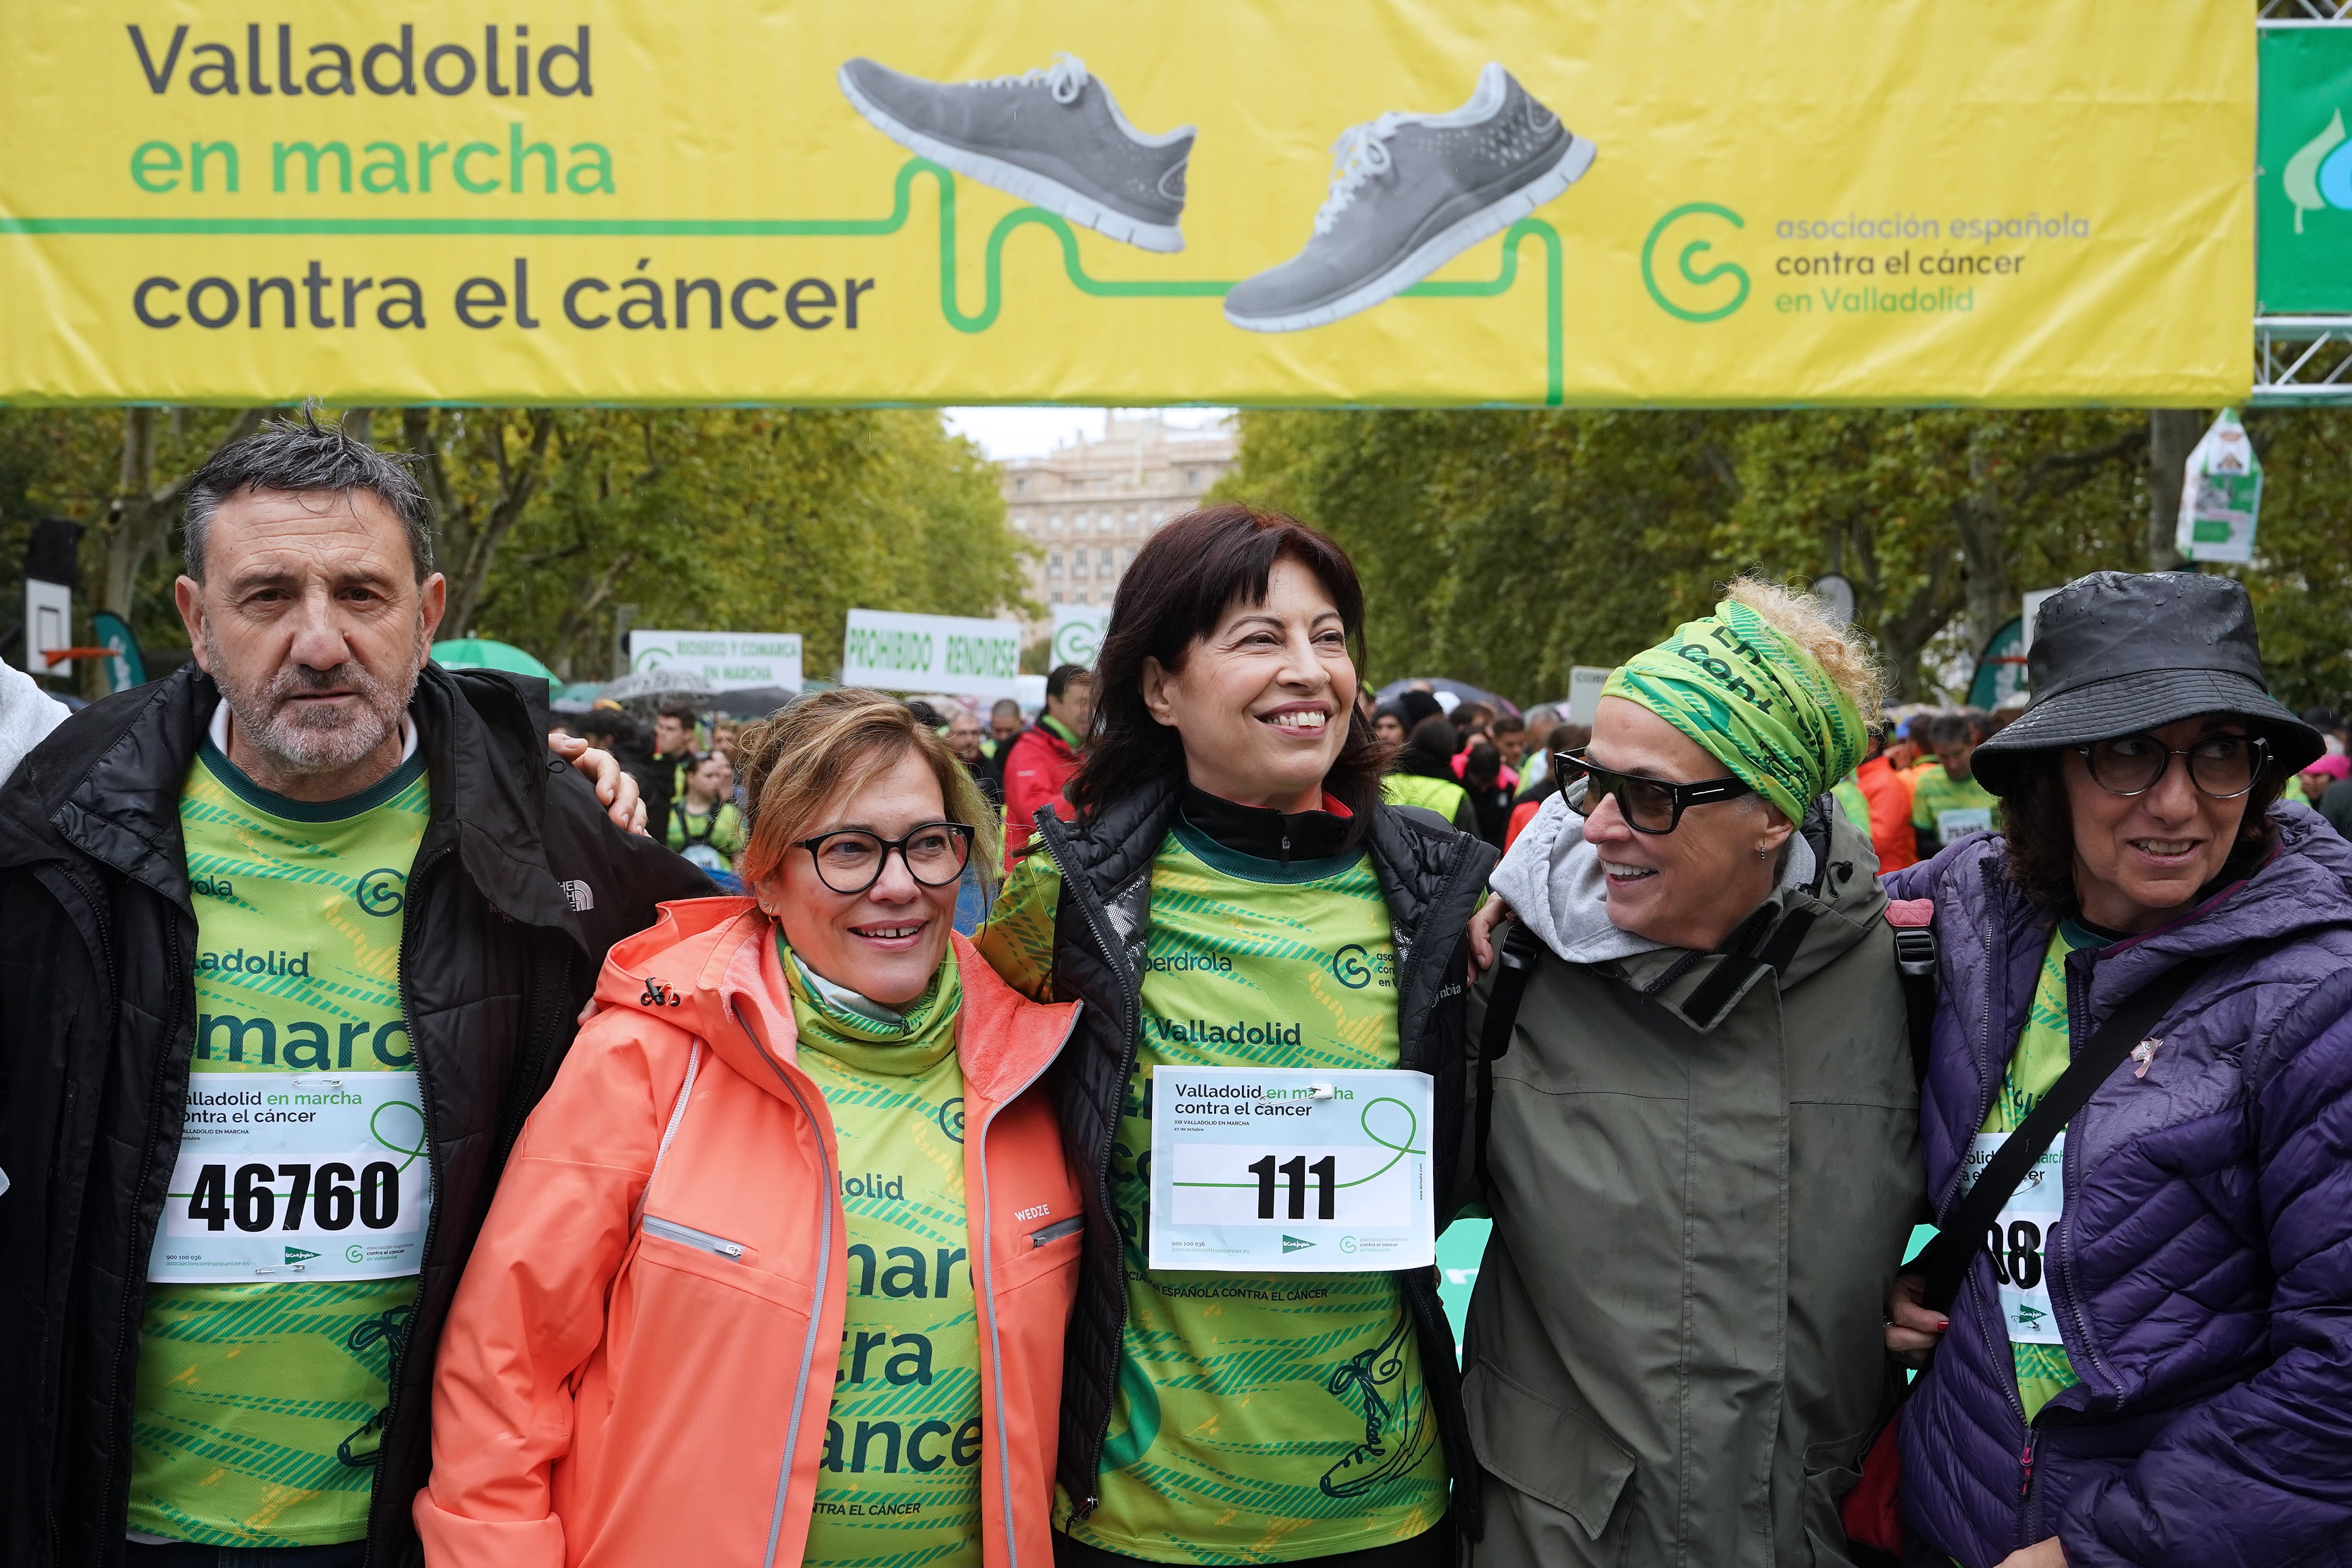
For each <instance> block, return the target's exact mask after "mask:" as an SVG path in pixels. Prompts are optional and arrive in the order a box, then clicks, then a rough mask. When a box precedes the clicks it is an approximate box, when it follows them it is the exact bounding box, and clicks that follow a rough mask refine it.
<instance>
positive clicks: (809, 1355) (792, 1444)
mask: <svg viewBox="0 0 2352 1568" xmlns="http://www.w3.org/2000/svg"><path fill="white" fill-rule="evenodd" d="M727 1010H728V1011H729V1012H730V1014H732V1015H733V1016H734V1019H735V1026H736V1027H737V1028H739V1029H740V1030H742V1031H743V1037H744V1038H745V1039H747V1040H749V1041H751V1048H752V1049H753V1050H755V1051H757V1052H758V1053H759V1054H760V1059H761V1061H763V1062H766V1063H767V1064H768V1070H769V1071H770V1072H772V1073H774V1074H775V1075H776V1080H777V1081H778V1082H779V1083H782V1085H783V1086H784V1088H785V1089H786V1090H788V1091H789V1092H790V1093H791V1095H792V1097H793V1103H794V1104H795V1105H798V1106H799V1107H800V1108H801V1114H802V1115H803V1116H805V1117H807V1118H808V1123H809V1130H810V1131H813V1132H815V1133H816V1134H817V1136H816V1165H817V1174H818V1176H819V1178H820V1179H821V1183H822V1184H823V1186H824V1203H823V1204H821V1205H819V1206H818V1211H817V1212H818V1219H817V1232H816V1292H815V1297H814V1309H815V1310H813V1311H811V1312H810V1313H809V1326H808V1338H807V1339H806V1340H805V1341H804V1342H803V1343H802V1345H801V1370H800V1374H799V1375H798V1376H797V1377H796V1378H794V1379H793V1412H792V1415H791V1417H790V1419H789V1420H787V1422H786V1423H785V1426H784V1452H783V1458H782V1462H781V1463H780V1464H779V1465H778V1466H777V1467H776V1501H775V1506H774V1507H773V1508H772V1509H771V1510H769V1513H768V1550H767V1552H766V1553H765V1554H764V1555H763V1556H761V1559H760V1568H776V1541H777V1538H778V1537H779V1536H780V1535H782V1532H783V1528H784V1498H785V1496H786V1494H788V1493H789V1492H791V1490H792V1488H793V1450H794V1449H796V1448H798V1447H800V1437H801V1417H802V1416H803V1415H805V1414H806V1413H807V1409H808V1385H809V1369H810V1368H811V1367H813V1366H814V1365H815V1364H816V1341H817V1331H818V1330H819V1329H821V1328H822V1327H823V1326H824V1297H825V1292H826V1291H827V1290H828V1289H831V1288H832V1283H833V1279H832V1276H833V1211H834V1209H835V1207H836V1206H838V1205H839V1202H840V1200H839V1198H838V1197H836V1196H835V1190H836V1189H835V1183H834V1178H833V1156H832V1155H831V1154H830V1153H828V1152H826V1151H825V1146H824V1133H823V1131H821V1130H820V1129H819V1128H818V1126H817V1119H816V1112H815V1111H814V1110H811V1109H809V1102H808V1098H807V1096H805V1095H803V1094H802V1093H801V1089H800V1085H798V1084H796V1083H794V1082H793V1079H792V1075H791V1074H790V1073H788V1072H786V1071H785V1070H784V1068H783V1064H782V1063H781V1062H779V1061H777V1060H776V1058H773V1057H772V1056H770V1055H769V1054H768V1049H767V1047H765V1046H762V1045H761V1044H760V1037H759V1036H757V1035H755V1034H753V1033H752V1032H751V1025H749V1024H747V1023H745V1022H744V1021H743V1012H742V1009H741V1008H740V1007H738V1006H736V1005H734V1004H732V1003H730V1004H729V1005H728V1009H727ZM982 1168H983V1170H984V1169H985V1167H984V1166H983V1167H982Z"/></svg>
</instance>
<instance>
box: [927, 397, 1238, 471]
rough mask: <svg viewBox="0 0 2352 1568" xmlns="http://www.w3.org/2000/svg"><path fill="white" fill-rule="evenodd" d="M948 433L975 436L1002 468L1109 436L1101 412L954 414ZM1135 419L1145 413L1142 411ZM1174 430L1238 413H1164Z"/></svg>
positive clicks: (1209, 410)
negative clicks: (1082, 440)
mask: <svg viewBox="0 0 2352 1568" xmlns="http://www.w3.org/2000/svg"><path fill="white" fill-rule="evenodd" d="M943 412H944V413H945V414H946V415H947V416H948V428H949V429H950V430H952V431H954V432H955V433H956V434H957V435H959V436H969V437H971V438H972V439H973V440H975V441H977V442H979V443H980V445H981V447H982V450H984V451H985V452H987V454H988V455H989V456H990V457H991V458H995V459H996V460H997V461H999V462H1002V461H1003V460H1004V459H1005V458H1042V457H1045V455H1046V454H1047V453H1049V452H1051V451H1052V450H1053V449H1054V448H1055V447H1059V446H1062V445H1064V444H1066V443H1067V442H1069V441H1071V440H1073V439H1075V438H1076V437H1079V436H1093V437H1100V436H1101V435H1102V431H1103V416H1104V414H1106V413H1107V412H1109V411H1108V410H1106V409H1101V408H1069V407H1062V406H1047V407H1041V408H950V409H945V410H943ZM1133 412H1135V413H1142V412H1144V410H1141V409H1136V410H1133ZM1161 412H1162V413H1164V414H1165V415H1166V416H1167V418H1168V424H1169V426H1170V427H1171V429H1179V430H1195V429H1199V428H1200V427H1202V426H1206V425H1213V424H1215V423H1216V422H1217V421H1218V420H1220V419H1223V418H1224V417H1225V416H1227V415H1229V414H1231V413H1232V412H1233V410H1232V409H1230V408H1169V409H1164V410H1161Z"/></svg>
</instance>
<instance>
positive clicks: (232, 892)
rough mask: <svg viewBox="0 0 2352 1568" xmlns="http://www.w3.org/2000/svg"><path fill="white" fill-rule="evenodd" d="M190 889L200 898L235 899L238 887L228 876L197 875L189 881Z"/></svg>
mask: <svg viewBox="0 0 2352 1568" xmlns="http://www.w3.org/2000/svg"><path fill="white" fill-rule="evenodd" d="M188 891H190V892H192V893H194V895H195V896H196V897H198V898H200V899H233V898H235V897H236V888H235V887H233V886H231V885H230V883H229V879H227V878H226V877H195V878H192V879H190V880H189V882H188Z"/></svg>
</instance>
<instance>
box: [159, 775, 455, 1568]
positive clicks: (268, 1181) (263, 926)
mask: <svg viewBox="0 0 2352 1568" xmlns="http://www.w3.org/2000/svg"><path fill="white" fill-rule="evenodd" d="M412 737H413V731H412ZM429 809H430V800H429V795H428V793H427V790H426V786H425V764H424V759H423V758H421V757H418V756H416V755H415V753H414V750H413V746H412V750H411V753H410V755H409V756H408V758H407V759H406V760H405V761H404V762H403V763H402V764H401V766H400V767H399V768H397V769H396V770H394V772H393V773H391V774H390V775H389V776H388V777H386V778H384V779H383V780H382V781H380V782H379V783H377V784H374V785H373V786H372V787H370V788H369V789H367V790H365V791H363V792H362V793H361V794H359V795H353V796H352V797H350V798H349V799H346V800H341V801H333V802H329V803H326V804H323V805H314V804H309V803H304V802H299V801H293V800H289V799H287V798H286V797H284V796H282V795H273V794H271V793H270V792H268V791H267V790H264V789H262V788H261V787H260V786H259V785H257V784H255V783H253V781H252V780H251V779H249V778H247V776H246V775H245V773H243V772H242V771H241V770H239V769H238V768H237V767H236V765H235V764H234V763H230V762H229V760H228V759H227V758H226V757H225V756H223V755H222V754H221V753H220V752H219V751H218V750H217V749H216V748H215V744H214V743H213V742H206V743H205V745H204V746H203V747H202V748H201V749H200V750H199V752H198V753H197V756H196V760H195V762H194V764H193V765H192V766H191V767H190V768H189V770H188V776H187V779H186V782H185V783H184V784H183V785H182V786H181V792H180V827H181V832H182V835H183V836H184V838H185V841H186V847H187V865H188V877H189V881H190V883H191V885H192V888H193V889H194V901H195V910H196V940H197V959H196V981H195V1005H196V1040H195V1053H194V1060H193V1061H192V1062H191V1064H190V1072H189V1075H188V1096H189V1107H188V1118H189V1123H190V1128H191V1131H190V1133H189V1134H188V1135H184V1138H183V1142H182V1146H181V1152H182V1154H183V1156H184V1159H183V1160H182V1162H181V1163H182V1165H183V1166H185V1167H188V1168H190V1169H191V1170H192V1172H193V1173H194V1175H195V1179H194V1181H193V1183H184V1182H183V1181H182V1180H178V1179H175V1180H174V1181H173V1183H172V1188H173V1190H172V1193H171V1195H170V1196H169V1197H168V1198H167V1199H166V1200H165V1202H166V1214H165V1223H164V1225H163V1226H162V1227H160V1228H159V1229H158V1231H157V1235H156V1247H155V1253H154V1256H153V1258H152V1261H151V1263H150V1266H149V1272H150V1275H151V1281H152V1282H151V1283H150V1284H149V1286H148V1288H147V1300H146V1310H145V1314H144V1317H143V1318H142V1321H141V1323H140V1333H139V1371H138V1384H137V1391H136V1394H135V1395H134V1397H133V1402H132V1408H131V1512H130V1528H131V1530H132V1531H137V1532H140V1533H142V1534H147V1535H157V1536H163V1537H167V1538H170V1539H172V1540H176V1541H194V1542H205V1543H208V1544H212V1545H217V1546H245V1547H255V1546H316V1545H325V1544H331V1543H333V1542H345V1541H356V1540H358V1539H360V1538H361V1537H362V1535H364V1534H365V1533H366V1532H367V1511H368V1497H369V1491H370V1489H371V1488H372V1487H373V1485H374V1482H375V1451H376V1446H377V1442H378V1439H379V1431H378V1428H377V1425H376V1424H377V1422H378V1421H379V1420H380V1418H381V1415H382V1413H383V1408H384V1404H385V1400H386V1398H387V1394H386V1379H387V1376H388V1374H389V1372H390V1368H391V1365H392V1361H393V1358H394V1354H395V1353H396V1352H398V1351H399V1349H400V1346H401V1336H402V1334H403V1332H404V1329H405V1326H406V1324H407V1321H408V1314H409V1312H410V1310H412V1308H413V1306H414V1303H415V1296H416V1273H415V1262H414V1260H413V1258H414V1254H415V1251H416V1250H417V1245H416V1244H415V1242H414V1240H412V1241H411V1243H410V1247H409V1250H408V1251H407V1252H406V1253H403V1254H400V1256H403V1257H405V1258H410V1259H411V1260H410V1261H408V1262H406V1263H404V1264H402V1265H399V1266H398V1267H402V1268H404V1270H405V1271H404V1272H401V1273H398V1274H396V1275H394V1276H393V1277H391V1278H377V1279H366V1278H360V1279H303V1278H302V1275H303V1274H304V1273H306V1272H310V1271H312V1270H314V1269H329V1268H339V1267H343V1266H344V1263H343V1256H342V1255H343V1254H344V1253H345V1251H346V1250H347V1249H348V1250H350V1251H352V1252H355V1253H357V1254H358V1255H359V1257H358V1258H354V1259H352V1261H351V1263H350V1264H349V1265H348V1267H350V1268H355V1269H359V1270H362V1271H367V1270H369V1269H371V1268H374V1267H377V1266H376V1265H375V1264H373V1262H372V1258H373V1255H372V1254H371V1252H370V1250H369V1249H370V1248H371V1247H374V1246H375V1245H376V1244H377V1243H378V1242H379V1241H380V1240H381V1239H382V1238H383V1237H387V1236H391V1235H394V1234H400V1235H405V1236H409V1237H414V1236H415V1233H416V1232H417V1231H418V1230H419V1229H420V1228H421V1221H422V1219H423V1217H424V1210H425V1202H424V1197H425V1193H424V1177H425V1169H424V1166H425V1159H424V1152H425V1138H424V1115H423V1111H422V1110H421V1105H422V1101H421V1099H420V1097H419V1096H418V1094H417V1091H416V1076H415V1067H414V1065H413V1064H414V1060H415V1058H414V1057H413V1056H412V1054H411V1051H410V1048H409V1042H408V1026H407V1025H406V1023H405V1022H404V1019H403V1016H402V1013H401V1004H400V939H401V918H400V911H401V910H402V908H403V903H404V888H405V885H406V881H407V878H408V872H409V869H410V868H411V867H412V865H413V864H414V862H415V858H416V847H417V844H418V842H419V841H420V840H421V839H422V838H423V837H424V834H425V818H426V816H427V814H428V811H429ZM362 1074H364V1075H367V1076H368V1078H369V1079H371V1080H372V1081H371V1083H370V1084H369V1086H368V1088H367V1095H366V1098H367V1099H369V1100H371V1101H373V1102H377V1103H376V1106H375V1109H374V1110H373V1111H372V1112H371V1114H370V1115H369V1116H368V1117H366V1118H363V1119H362V1124H361V1125H360V1126H358V1127H356V1128H353V1129H352V1132H353V1137H352V1138H349V1139H345V1140H343V1142H365V1143H366V1148H365V1150H364V1151H346V1150H344V1149H343V1148H342V1147H341V1144H335V1145H334V1146H333V1147H331V1148H326V1147H322V1148H321V1149H320V1150H319V1151H317V1152H318V1153H319V1154H320V1159H319V1160H318V1161H312V1160H310V1159H309V1158H308V1156H307V1155H306V1154H304V1153H300V1152H295V1153H288V1152H276V1153H271V1154H268V1155H262V1156H257V1157H256V1158H257V1159H258V1160H260V1161H261V1162H262V1163H260V1164H259V1165H258V1166H256V1165H255V1164H254V1163H253V1162H252V1161H245V1162H240V1161H238V1160H237V1159H236V1154H235V1152H234V1149H235V1140H236V1133H237V1131H240V1130H241V1129H242V1128H244V1127H247V1126H252V1125H254V1123H256V1122H258V1121H260V1120H261V1119H263V1118H264V1117H269V1118H274V1119H281V1120H291V1119H294V1118H301V1119H304V1120H310V1121H321V1122H322V1124H323V1125H330V1126H331V1125H335V1123H333V1122H332V1121H327V1120H326V1119H324V1118H322V1117H321V1115H320V1112H317V1111H289V1110H283V1109H279V1107H280V1105H281V1102H288V1101H291V1102H294V1103H298V1104H325V1103H328V1102H329V1101H334V1102H342V1101H345V1100H351V1099H355V1098H358V1097H357V1096H355V1095H352V1094H350V1093H347V1092H346V1090H345V1088H344V1085H343V1081H342V1080H343V1079H344V1077H345V1076H346V1075H362ZM352 1087H353V1088H356V1087H357V1086H352ZM225 1123H226V1124H228V1125H224V1124H225ZM207 1134H209V1135H207ZM224 1142H226V1146H227V1147H228V1148H229V1149H230V1151H231V1152H230V1153H229V1155H228V1158H227V1160H226V1163H222V1164H215V1165H207V1164H205V1163H203V1162H205V1161H208V1160H209V1159H210V1155H209V1154H197V1153H195V1152H194V1151H196V1150H200V1149H203V1150H208V1149H210V1148H213V1147H215V1146H216V1145H220V1144H222V1143H224ZM328 1142H332V1140H331V1139H329V1140H328ZM341 1154H348V1155H349V1158H347V1159H344V1160H342V1161H341V1163H340V1164H338V1163H337V1158H336V1157H337V1156H338V1155H341ZM295 1164H299V1165H300V1166H301V1171H302V1173H301V1175H300V1176H299V1180H298V1179H297V1178H293V1177H290V1176H289V1174H288V1173H287V1172H288V1170H289V1167H290V1166H292V1165H295ZM314 1167H315V1168H314ZM207 1169H209V1170H211V1171H215V1172H217V1173H218V1174H217V1175H216V1176H215V1177H212V1178H211V1179H209V1180H208V1179H207V1178H206V1177H205V1174H204V1172H205V1171H206V1170H207ZM177 1174H178V1171H177V1170H175V1176H176V1175H177ZM297 1192H299V1193H301V1194H302V1198H301V1199H300V1200H298V1199H297V1198H296V1195H295V1194H296V1193H297ZM404 1193H405V1194H408V1196H407V1197H406V1199H405V1200H404V1199H403V1198H402V1195H401V1194H404ZM403 1202H405V1205H406V1212H405V1213H399V1212H395V1211H397V1210H398V1209H399V1208H400V1207H401V1205H402V1204H403ZM174 1211H177V1212H176V1215H175V1213H174ZM206 1216H209V1217H208V1218H207V1217H206ZM257 1221H258V1222H260V1223H258V1224H257V1223H255V1222H257ZM377 1222H383V1223H382V1224H381V1225H379V1224H378V1223H377ZM322 1227H323V1228H322ZM175 1229H176V1230H177V1231H178V1233H179V1234H178V1235H176V1236H175V1235H174V1231H175ZM215 1231H216V1232H217V1234H218V1236H219V1237H221V1238H222V1239H225V1240H229V1241H235V1240H236V1239H237V1238H239V1237H243V1236H246V1235H248V1234H250V1237H251V1242H252V1243H253V1244H257V1245H261V1246H264V1247H266V1248H267V1249H268V1274H267V1275H264V1274H263V1273H262V1267H261V1266H256V1267H254V1268H247V1269H246V1270H244V1272H245V1273H246V1274H247V1275H248V1276H249V1277H250V1279H249V1282H246V1281H240V1282H236V1283H226V1282H223V1283H176V1282H164V1281H165V1280H167V1279H170V1278H171V1277H172V1274H173V1266H172V1265H171V1263H170V1262H169V1261H168V1260H169V1258H171V1257H172V1256H173V1255H174V1254H176V1253H181V1252H184V1251H185V1250H186V1249H187V1248H188V1246H189V1244H190V1242H191V1241H192V1240H193V1241H194V1242H198V1243H202V1242H205V1241H207V1240H209V1239H210V1238H211V1235H212V1233H214V1232H215ZM214 1272H215V1274H217V1273H218V1272H219V1271H218V1270H215V1271H214Z"/></svg>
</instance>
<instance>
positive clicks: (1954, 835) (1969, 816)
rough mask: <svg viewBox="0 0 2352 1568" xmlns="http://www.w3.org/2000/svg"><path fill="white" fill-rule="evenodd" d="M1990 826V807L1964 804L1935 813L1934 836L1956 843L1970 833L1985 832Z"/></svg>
mask: <svg viewBox="0 0 2352 1568" xmlns="http://www.w3.org/2000/svg"><path fill="white" fill-rule="evenodd" d="M1991 828H1992V807H1990V806H1989V805H1964V806H1959V807H1958V808H1956V809H1954V810H1951V811H1939V812H1937V814H1936V837H1937V838H1938V839H1940V840H1942V841H1943V842H1944V843H1946V844H1957V843H1958V842H1959V841H1960V840H1961V839H1963V838H1966V837H1968V836H1969V834H1971V833H1986V832H1990V830H1991Z"/></svg>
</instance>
